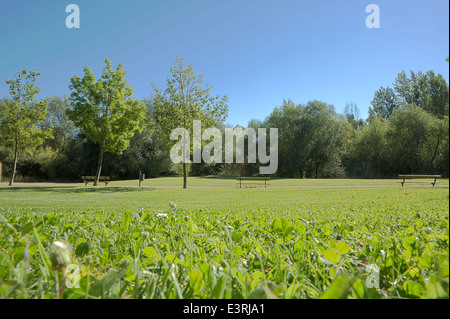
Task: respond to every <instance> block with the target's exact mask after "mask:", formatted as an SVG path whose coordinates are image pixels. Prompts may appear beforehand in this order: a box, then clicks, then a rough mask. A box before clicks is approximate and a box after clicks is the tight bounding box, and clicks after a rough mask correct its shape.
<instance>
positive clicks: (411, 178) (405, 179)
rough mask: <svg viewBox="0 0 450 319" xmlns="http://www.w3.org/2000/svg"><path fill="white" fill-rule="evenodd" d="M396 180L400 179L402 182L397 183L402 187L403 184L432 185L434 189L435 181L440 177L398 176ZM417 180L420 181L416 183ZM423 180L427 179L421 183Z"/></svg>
mask: <svg viewBox="0 0 450 319" xmlns="http://www.w3.org/2000/svg"><path fill="white" fill-rule="evenodd" d="M398 178H400V179H402V181H401V182H399V183H400V184H402V187H403V186H404V185H405V183H411V184H415V183H427V184H429V183H431V185H433V187H434V186H435V185H436V183H437V180H438V179H440V178H441V175H398ZM417 179H420V180H421V181H417ZM423 179H428V180H429V181H422V180H423ZM431 180H433V181H431Z"/></svg>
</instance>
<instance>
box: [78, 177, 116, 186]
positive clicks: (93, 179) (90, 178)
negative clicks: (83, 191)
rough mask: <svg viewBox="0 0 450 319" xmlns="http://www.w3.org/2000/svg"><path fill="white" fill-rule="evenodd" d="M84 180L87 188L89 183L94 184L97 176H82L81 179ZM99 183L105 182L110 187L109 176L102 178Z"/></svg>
mask: <svg viewBox="0 0 450 319" xmlns="http://www.w3.org/2000/svg"><path fill="white" fill-rule="evenodd" d="M81 178H82V179H83V182H84V186H87V184H88V183H89V182H93V181H95V176H82V177H81ZM98 181H99V182H104V183H105V186H107V185H108V183H109V176H100V178H99V179H98Z"/></svg>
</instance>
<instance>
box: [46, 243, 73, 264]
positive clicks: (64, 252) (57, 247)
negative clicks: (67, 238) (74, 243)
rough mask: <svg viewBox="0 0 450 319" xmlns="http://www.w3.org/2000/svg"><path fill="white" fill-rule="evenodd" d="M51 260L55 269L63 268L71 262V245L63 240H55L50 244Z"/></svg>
mask: <svg viewBox="0 0 450 319" xmlns="http://www.w3.org/2000/svg"><path fill="white" fill-rule="evenodd" d="M50 261H51V263H52V268H53V270H61V269H63V268H65V267H66V266H67V265H68V264H70V263H71V247H70V245H69V244H67V243H65V242H63V241H59V240H57V241H55V242H54V243H53V244H52V245H51V246H50Z"/></svg>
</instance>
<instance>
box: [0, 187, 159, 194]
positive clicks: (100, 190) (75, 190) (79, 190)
mask: <svg viewBox="0 0 450 319" xmlns="http://www.w3.org/2000/svg"><path fill="white" fill-rule="evenodd" d="M154 190H156V188H150V187H145V188H137V187H115V186H114V187H79V186H60V187H56V186H11V187H0V194H1V193H3V192H5V193H6V192H9V193H12V192H54V193H63V194H88V193H96V194H111V193H126V192H148V191H154Z"/></svg>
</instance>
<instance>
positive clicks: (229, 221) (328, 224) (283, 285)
mask: <svg viewBox="0 0 450 319" xmlns="http://www.w3.org/2000/svg"><path fill="white" fill-rule="evenodd" d="M436 205H437V206H435V207H434V208H433V209H424V208H423V207H421V206H420V205H409V206H402V207H399V208H392V207H384V208H373V207H366V208H364V206H362V207H356V208H352V209H344V208H343V207H341V208H338V209H335V208H333V207H331V206H330V208H329V209H327V210H320V211H308V210H304V211H301V212H298V211H294V210H293V211H282V212H272V211H270V210H264V209H256V210H252V211H248V212H232V211H229V212H223V211H220V212H219V211H214V210H208V211H198V210H183V209H176V205H174V204H172V205H171V207H169V208H168V209H167V210H166V211H165V212H159V213H156V212H152V211H146V210H140V211H122V212H105V211H101V212H95V211H78V212H64V211H61V212H60V213H57V212H50V213H42V212H34V211H32V210H28V211H27V210H22V211H11V210H8V209H5V208H0V297H1V298H57V297H58V295H59V293H60V294H61V298H152V299H155V298H207V299H213V298H219V299H224V298H258V299H261V298H286V299H292V298H448V297H449V288H448V284H449V245H448V244H449V242H448V238H449V230H448V229H449V228H448V225H449V224H448V223H449V222H448V202H445V201H444V202H441V204H436ZM439 205H440V206H439ZM437 207H439V208H437ZM57 240H58V241H64V242H67V243H68V244H70V245H71V246H72V250H71V259H72V263H73V264H75V265H77V266H78V269H79V278H80V280H79V287H78V288H76V287H73V288H68V287H65V289H64V288H63V289H61V287H62V285H65V282H64V280H65V279H66V278H65V277H64V276H62V275H61V274H60V273H59V272H57V271H55V270H54V265H52V261H51V259H50V256H49V249H50V246H51V244H52V243H54V242H55V241H57ZM369 265H377V266H378V267H379V270H380V288H379V289H375V288H368V287H367V285H366V278H367V276H368V275H369V273H368V272H367V267H368V266H369ZM66 275H67V276H70V274H66Z"/></svg>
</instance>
